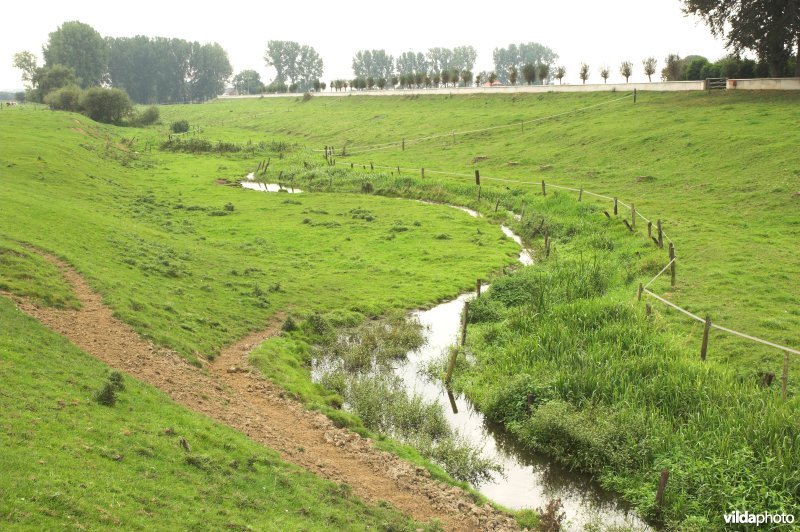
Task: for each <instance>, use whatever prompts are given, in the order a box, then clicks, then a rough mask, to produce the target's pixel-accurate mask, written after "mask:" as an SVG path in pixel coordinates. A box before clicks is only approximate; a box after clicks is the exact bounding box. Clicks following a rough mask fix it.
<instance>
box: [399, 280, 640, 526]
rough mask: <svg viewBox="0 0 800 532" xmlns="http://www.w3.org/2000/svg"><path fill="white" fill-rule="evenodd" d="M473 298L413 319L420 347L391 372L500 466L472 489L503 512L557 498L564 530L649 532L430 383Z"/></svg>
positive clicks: (578, 477)
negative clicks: (429, 371)
mask: <svg viewBox="0 0 800 532" xmlns="http://www.w3.org/2000/svg"><path fill="white" fill-rule="evenodd" d="M473 297H474V294H471V293H470V294H464V295H461V296H460V297H458V298H457V299H454V300H452V301H448V302H447V303H442V304H441V305H437V306H435V307H433V308H432V309H429V310H424V311H418V312H416V313H415V317H416V318H417V319H418V320H419V321H420V323H421V324H422V326H423V327H424V334H425V339H426V343H425V345H424V346H423V347H422V348H421V349H419V350H418V351H412V352H409V353H408V357H407V362H405V363H404V364H403V365H401V366H400V367H398V368H396V370H395V371H396V373H397V375H398V376H399V377H400V378H401V379H402V381H403V383H404V385H405V388H406V390H407V391H408V392H409V393H415V394H419V395H422V396H423V397H424V398H425V399H426V400H428V401H433V402H436V403H439V404H440V405H441V407H442V409H443V410H444V412H445V415H446V418H447V422H448V424H449V425H450V426H451V427H452V428H453V429H454V430H455V431H456V432H458V433H459V434H460V435H461V436H462V437H463V438H464V439H466V440H467V441H469V442H470V443H472V444H474V445H475V446H477V447H478V448H482V449H483V451H482V452H483V455H484V456H486V457H489V458H491V459H492V460H494V461H495V462H497V463H499V464H500V465H502V467H503V471H504V473H503V475H502V476H501V475H495V476H494V478H493V479H492V480H491V481H488V482H486V483H484V484H481V485H480V486H477V489H478V491H480V492H481V493H482V494H483V495H485V496H486V497H488V498H490V499H491V500H493V501H495V502H497V503H500V504H502V505H503V506H506V507H508V508H513V509H521V508H533V509H536V508H543V507H544V506H545V505H546V504H547V502H548V501H549V500H550V499H561V503H562V505H563V511H564V513H565V514H566V519H567V521H569V525H568V529H569V530H580V529H583V528H584V526H585V525H587V524H589V523H595V524H601V525H604V526H607V525H617V526H627V527H630V528H632V529H634V530H649V529H650V527H649V526H648V525H647V524H646V523H645V522H643V521H642V520H641V519H639V518H638V517H637V516H636V514H635V513H634V512H633V511H632V510H631V509H630V507H629V506H627V505H625V504H623V503H621V502H620V501H619V499H618V498H617V497H616V495H614V494H613V493H610V492H608V491H606V490H603V489H602V488H601V487H600V486H599V485H598V484H597V483H596V482H594V481H592V479H591V478H590V477H589V476H587V475H583V474H579V473H575V472H572V471H569V470H567V469H565V468H563V467H561V466H559V465H558V464H556V463H555V462H553V461H552V460H551V459H549V458H547V457H545V456H542V455H539V454H535V453H532V452H530V451H527V450H525V449H522V448H520V446H519V445H517V444H516V443H515V442H514V440H513V439H512V438H511V437H510V436H509V435H508V434H506V433H505V432H504V430H503V429H502V428H501V427H498V426H496V425H493V424H491V423H490V422H488V421H487V420H486V419H485V418H484V416H483V414H481V412H480V411H478V410H477V409H476V408H475V407H474V406H473V405H472V403H470V401H469V400H468V399H467V398H466V397H461V396H453V395H452V394H450V393H449V392H448V391H447V390H446V389H445V387H444V385H443V384H442V383H440V382H431V380H430V379H429V377H427V376H426V375H425V374H424V373H423V372H424V370H425V368H426V367H427V366H428V363H429V362H430V361H431V360H441V358H442V354H443V353H446V352H447V349H448V347H449V346H451V345H453V344H455V343H456V341H457V338H458V333H459V330H460V324H461V311H462V310H463V308H464V303H465V302H466V301H469V300H470V299H472V298H473Z"/></svg>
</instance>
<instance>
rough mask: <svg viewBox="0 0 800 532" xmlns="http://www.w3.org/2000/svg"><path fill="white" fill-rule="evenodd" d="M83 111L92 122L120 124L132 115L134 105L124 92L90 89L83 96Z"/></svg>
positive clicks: (100, 88) (98, 88)
mask: <svg viewBox="0 0 800 532" xmlns="http://www.w3.org/2000/svg"><path fill="white" fill-rule="evenodd" d="M81 109H82V110H83V113H84V114H86V115H87V116H88V117H89V118H91V119H92V120H95V121H97V122H103V123H105V124H118V123H120V122H121V121H122V119H123V118H125V117H126V116H128V115H129V114H130V113H131V110H132V109H133V105H132V104H131V99H130V98H129V97H128V94H127V93H126V92H125V91H123V90H120V89H104V88H102V87H90V88H88V89H86V90H85V91H84V92H83V94H82V96H81Z"/></svg>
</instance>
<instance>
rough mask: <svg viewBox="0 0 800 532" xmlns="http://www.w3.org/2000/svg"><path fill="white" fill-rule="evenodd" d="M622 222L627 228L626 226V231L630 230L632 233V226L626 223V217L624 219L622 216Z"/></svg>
mask: <svg viewBox="0 0 800 532" xmlns="http://www.w3.org/2000/svg"><path fill="white" fill-rule="evenodd" d="M622 223H624V224H625V227H627V228H628V231H630V232H631V233H633V227H631V224H629V223H628V220H626V219H624V218H623V219H622Z"/></svg>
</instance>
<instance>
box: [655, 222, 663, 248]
mask: <svg viewBox="0 0 800 532" xmlns="http://www.w3.org/2000/svg"><path fill="white" fill-rule="evenodd" d="M656 228H657V229H658V247H659V248H663V247H664V233H663V232H662V231H661V220H658V221H657V222H656Z"/></svg>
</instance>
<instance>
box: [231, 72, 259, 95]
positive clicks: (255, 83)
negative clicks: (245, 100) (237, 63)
mask: <svg viewBox="0 0 800 532" xmlns="http://www.w3.org/2000/svg"><path fill="white" fill-rule="evenodd" d="M233 88H234V89H236V92H238V93H239V94H258V93H260V92H263V90H264V84H263V83H262V82H261V74H259V73H258V72H256V71H255V70H242V71H241V72H239V73H238V74H236V75H235V76H234V77H233Z"/></svg>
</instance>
